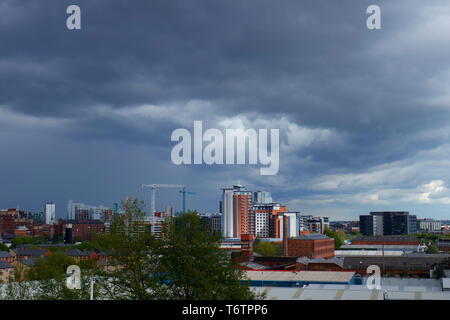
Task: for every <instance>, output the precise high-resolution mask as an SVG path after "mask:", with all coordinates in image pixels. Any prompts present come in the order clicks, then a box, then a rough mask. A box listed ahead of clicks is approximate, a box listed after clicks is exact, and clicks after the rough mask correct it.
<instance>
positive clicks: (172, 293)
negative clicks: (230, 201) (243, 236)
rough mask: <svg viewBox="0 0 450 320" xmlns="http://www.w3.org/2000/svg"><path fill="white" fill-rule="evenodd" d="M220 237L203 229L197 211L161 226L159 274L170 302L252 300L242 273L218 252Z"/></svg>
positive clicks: (222, 253) (225, 254)
mask: <svg viewBox="0 0 450 320" xmlns="http://www.w3.org/2000/svg"><path fill="white" fill-rule="evenodd" d="M220 241H221V238H220V236H218V235H214V234H210V233H208V231H207V230H206V229H205V228H204V227H202V225H201V223H200V219H199V217H198V215H197V213H196V212H192V211H188V212H187V213H186V214H183V215H181V216H180V217H177V218H176V219H174V221H173V223H172V224H166V225H165V226H164V232H163V237H162V247H161V262H162V263H161V267H162V269H161V272H162V273H163V274H164V275H165V280H166V281H167V286H168V289H169V290H168V292H167V294H168V295H167V298H169V299H174V300H175V299H182V300H183V299H211V300H213V299H221V300H239V299H253V298H255V296H254V294H253V292H252V291H251V290H250V289H249V287H248V285H247V284H246V283H242V282H241V279H243V271H242V270H240V269H238V268H236V267H235V266H233V264H232V262H231V259H230V257H229V255H228V254H227V253H225V252H224V251H223V250H221V249H220Z"/></svg>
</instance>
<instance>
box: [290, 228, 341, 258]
mask: <svg viewBox="0 0 450 320" xmlns="http://www.w3.org/2000/svg"><path fill="white" fill-rule="evenodd" d="M286 241H287V246H286V250H287V252H286V253H285V255H286V256H291V257H308V258H312V259H314V258H324V259H328V258H333V257H334V239H333V238H329V237H327V236H325V235H322V234H309V235H304V236H300V237H297V238H289V239H287V240H286Z"/></svg>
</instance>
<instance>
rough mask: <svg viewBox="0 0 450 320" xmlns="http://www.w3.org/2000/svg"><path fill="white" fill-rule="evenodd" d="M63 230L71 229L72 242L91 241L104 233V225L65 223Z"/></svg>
mask: <svg viewBox="0 0 450 320" xmlns="http://www.w3.org/2000/svg"><path fill="white" fill-rule="evenodd" d="M65 228H71V229H72V240H73V241H85V240H91V239H92V238H93V237H94V236H95V235H97V234H99V233H105V224H104V223H103V222H101V221H97V220H91V221H67V223H66V225H65Z"/></svg>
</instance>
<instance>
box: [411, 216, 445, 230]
mask: <svg viewBox="0 0 450 320" xmlns="http://www.w3.org/2000/svg"><path fill="white" fill-rule="evenodd" d="M417 229H418V230H420V231H425V232H433V231H441V229H442V223H441V221H436V220H434V219H417Z"/></svg>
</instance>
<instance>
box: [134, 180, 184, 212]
mask: <svg viewBox="0 0 450 320" xmlns="http://www.w3.org/2000/svg"><path fill="white" fill-rule="evenodd" d="M141 188H152V191H151V198H150V201H151V210H152V216H154V215H155V212H156V209H155V207H156V206H155V192H156V189H157V188H182V189H183V190H185V189H186V186H185V185H184V184H141Z"/></svg>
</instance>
